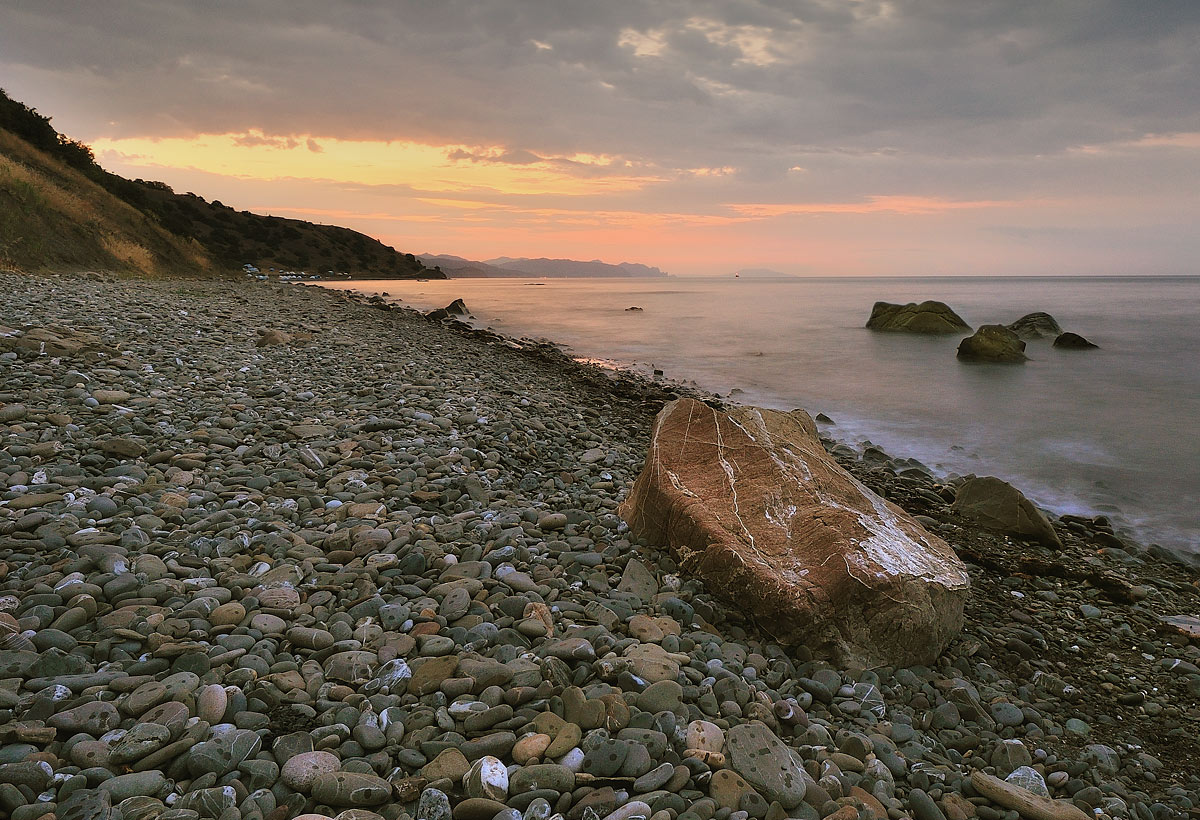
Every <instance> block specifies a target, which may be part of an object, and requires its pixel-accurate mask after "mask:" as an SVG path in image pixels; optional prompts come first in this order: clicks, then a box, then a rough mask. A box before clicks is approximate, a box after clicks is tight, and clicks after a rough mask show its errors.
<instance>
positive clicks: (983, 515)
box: [951, 476, 1062, 547]
mask: <svg viewBox="0 0 1200 820" xmlns="http://www.w3.org/2000/svg"><path fill="white" fill-rule="evenodd" d="M951 509H953V510H954V511H955V512H956V513H958V514H959V515H961V516H962V517H963V518H965V519H967V520H968V521H972V522H974V523H976V524H979V525H980V526H983V527H987V528H988V529H992V530H999V531H1000V532H1006V533H1009V534H1010V535H1018V536H1021V537H1023V538H1029V539H1031V540H1034V541H1039V542H1041V543H1043V544H1045V545H1046V546H1050V547H1061V546H1062V542H1061V541H1060V540H1059V539H1058V535H1057V533H1055V532H1054V527H1052V526H1050V521H1049V520H1048V519H1047V518H1046V516H1045V515H1044V514H1043V513H1042V511H1041V510H1039V509H1038V508H1037V507H1035V506H1034V505H1033V502H1032V501H1030V500H1029V499H1028V498H1026V497H1025V496H1024V494H1023V493H1022V492H1021V491H1020V490H1018V489H1017V488H1016V487H1014V486H1012V485H1011V484H1009V483H1008V482H1006V481H1002V480H1000V479H998V478H994V477H992V476H984V477H982V478H968V479H967V480H966V481H964V482H963V483H962V485H961V486H959V488H958V494H957V495H956V496H955V498H954V504H952V505H951Z"/></svg>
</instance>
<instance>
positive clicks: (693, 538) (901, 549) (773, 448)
mask: <svg viewBox="0 0 1200 820" xmlns="http://www.w3.org/2000/svg"><path fill="white" fill-rule="evenodd" d="M620 513H621V516H622V517H623V518H624V519H625V520H626V521H627V522H628V523H629V525H630V526H631V527H632V528H633V531H634V532H635V533H637V534H638V535H639V536H641V537H643V538H646V539H647V540H649V541H651V542H652V543H657V544H664V545H666V546H668V547H669V548H670V550H671V552H672V553H673V554H674V555H675V557H676V558H677V559H678V561H679V562H680V564H681V565H682V567H683V568H684V570H685V571H687V572H689V573H691V574H694V575H696V576H699V577H700V578H701V579H703V580H704V581H705V583H706V584H707V585H708V588H709V590H710V591H712V592H713V593H714V594H717V595H720V596H721V597H723V598H725V599H726V600H727V601H729V602H730V603H731V604H733V605H734V606H736V607H738V609H739V610H741V611H743V612H746V613H747V614H749V615H751V616H752V617H754V618H755V619H756V620H757V621H758V623H759V626H760V628H761V629H762V630H763V631H765V632H767V633H769V634H770V635H772V636H773V637H774V638H775V639H776V640H778V641H779V642H780V643H783V644H785V645H795V644H804V645H807V646H808V647H809V648H810V649H812V650H813V651H814V652H816V653H818V654H822V655H825V656H828V657H832V658H833V659H835V660H837V661H839V662H841V661H850V660H857V661H860V662H862V663H864V664H866V665H868V666H874V665H899V666H906V665H911V664H918V663H920V664H927V663H930V662H931V661H933V659H934V658H936V657H937V656H938V655H939V654H940V653H941V652H942V650H943V649H944V648H945V647H946V645H947V644H948V643H949V641H950V640H951V639H952V638H953V637H954V636H955V635H956V634H957V633H958V631H959V629H960V628H961V627H962V620H963V605H964V604H965V602H966V597H967V593H968V590H969V587H970V579H969V577H968V575H967V573H966V570H965V568H964V567H963V564H962V562H960V561H959V560H958V557H957V556H956V555H955V554H954V551H953V550H951V549H950V547H949V546H947V544H946V543H945V542H943V541H942V540H941V539H939V538H937V537H936V536H933V535H931V534H929V533H928V532H926V531H925V530H924V528H922V527H921V525H920V524H918V523H917V522H916V521H914V520H913V519H912V518H911V517H910V516H908V515H907V514H906V513H905V512H904V511H902V510H901V509H900V508H898V507H896V506H895V505H893V504H891V503H889V502H887V501H885V500H884V499H882V498H880V497H879V496H877V495H876V494H875V493H873V492H871V491H870V490H868V489H867V488H866V487H865V486H863V485H862V484H861V483H860V482H858V481H857V480H856V479H854V477H852V476H851V475H850V474H849V473H847V472H846V471H845V470H843V469H842V468H841V467H839V466H838V465H837V464H836V463H835V462H834V461H833V459H832V458H830V457H829V455H827V454H826V452H825V450H824V448H823V447H822V446H821V442H820V440H819V439H818V438H817V431H816V425H815V424H814V423H813V421H812V419H811V418H809V416H808V414H806V413H804V412H803V411H802V410H794V411H792V412H791V413H784V412H780V411H776V410H763V409H759V408H755V407H735V408H731V409H729V410H715V409H713V408H710V407H708V406H707V405H705V404H703V403H701V402H698V401H695V400H693V399H679V400H678V401H674V402H672V403H671V404H668V405H667V406H666V407H665V408H663V410H662V411H661V412H660V413H659V415H658V419H657V421H656V422H655V427H654V435H653V439H652V441H651V443H650V452H649V455H648V456H647V459H646V466H645V467H644V468H643V470H642V474H641V475H640V476H639V477H638V479H637V481H636V482H635V484H634V486H633V490H632V492H631V493H630V496H629V499H628V500H627V501H626V502H625V503H624V504H623V505H622V507H621V510H620Z"/></svg>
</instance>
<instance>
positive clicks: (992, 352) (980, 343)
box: [958, 325, 1028, 363]
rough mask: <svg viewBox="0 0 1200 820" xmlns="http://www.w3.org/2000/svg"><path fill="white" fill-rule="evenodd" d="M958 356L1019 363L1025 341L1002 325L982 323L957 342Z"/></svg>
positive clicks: (971, 360) (967, 358)
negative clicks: (972, 333)
mask: <svg viewBox="0 0 1200 820" xmlns="http://www.w3.org/2000/svg"><path fill="white" fill-rule="evenodd" d="M958 358H960V359H962V360H964V361H970V362H1005V363H1010V362H1011V363H1019V362H1023V361H1025V360H1026V359H1027V358H1028V357H1027V356H1026V355H1025V343H1024V342H1023V341H1021V340H1020V339H1019V338H1017V334H1015V333H1013V332H1012V331H1011V330H1009V329H1008V328H1006V327H1005V326H1004V325H984V326H982V327H981V328H979V330H977V331H975V334H974V335H973V336H968V337H967V338H965V339H963V340H962V341H961V342H959V344H958Z"/></svg>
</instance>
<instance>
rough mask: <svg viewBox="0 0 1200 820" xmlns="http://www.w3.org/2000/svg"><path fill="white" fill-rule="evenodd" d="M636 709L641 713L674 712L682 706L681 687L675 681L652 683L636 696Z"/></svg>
mask: <svg viewBox="0 0 1200 820" xmlns="http://www.w3.org/2000/svg"><path fill="white" fill-rule="evenodd" d="M637 703H638V708H639V709H641V710H642V711H643V712H650V713H652V714H653V713H655V712H675V711H678V710H679V709H680V708H682V706H683V687H682V686H680V685H679V682H678V681H675V680H661V681H658V682H656V683H652V684H650V685H649V686H647V687H646V689H645V690H644V691H643V692H642V693H641V694H640V695H638V699H637Z"/></svg>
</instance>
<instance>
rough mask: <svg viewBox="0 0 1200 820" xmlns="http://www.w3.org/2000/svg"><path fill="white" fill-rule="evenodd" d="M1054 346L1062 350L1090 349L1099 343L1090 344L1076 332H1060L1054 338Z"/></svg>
mask: <svg viewBox="0 0 1200 820" xmlns="http://www.w3.org/2000/svg"><path fill="white" fill-rule="evenodd" d="M1054 346H1055V347H1058V348H1062V349H1063V350H1092V349H1094V348H1097V347H1099V346H1100V345H1097V344H1092V343H1091V342H1089V341H1088V340H1087V339H1085V338H1083V337H1082V336H1080V335H1079V334H1078V333H1070V332H1067V333H1061V334H1059V336H1058V338H1056V339H1055V340H1054Z"/></svg>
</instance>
